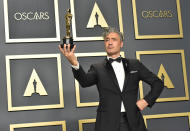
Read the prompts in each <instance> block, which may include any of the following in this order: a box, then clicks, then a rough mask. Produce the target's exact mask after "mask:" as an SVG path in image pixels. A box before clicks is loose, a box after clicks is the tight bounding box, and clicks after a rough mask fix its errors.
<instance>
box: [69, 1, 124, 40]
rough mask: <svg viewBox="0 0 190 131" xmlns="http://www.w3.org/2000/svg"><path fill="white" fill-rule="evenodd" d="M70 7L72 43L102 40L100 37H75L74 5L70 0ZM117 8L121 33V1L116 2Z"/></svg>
mask: <svg viewBox="0 0 190 131" xmlns="http://www.w3.org/2000/svg"><path fill="white" fill-rule="evenodd" d="M70 5H71V13H72V14H73V19H72V31H73V39H74V41H92V40H93V41H95V40H103V37H102V36H99V37H77V34H76V22H75V4H74V0H70ZM117 8H118V17H119V18H118V19H119V29H120V32H122V33H123V20H122V9H121V0H117Z"/></svg>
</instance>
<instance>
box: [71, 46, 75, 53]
mask: <svg viewBox="0 0 190 131" xmlns="http://www.w3.org/2000/svg"><path fill="white" fill-rule="evenodd" d="M75 49H76V45H74V47H73V49H72V50H71V52H72V53H74V52H75Z"/></svg>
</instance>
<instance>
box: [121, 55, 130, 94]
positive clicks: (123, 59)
mask: <svg viewBox="0 0 190 131" xmlns="http://www.w3.org/2000/svg"><path fill="white" fill-rule="evenodd" d="M122 62H123V67H124V71H125V81H124V84H123V91H122V92H124V91H125V90H126V87H127V82H128V81H129V69H130V64H129V62H128V60H127V59H125V58H122Z"/></svg>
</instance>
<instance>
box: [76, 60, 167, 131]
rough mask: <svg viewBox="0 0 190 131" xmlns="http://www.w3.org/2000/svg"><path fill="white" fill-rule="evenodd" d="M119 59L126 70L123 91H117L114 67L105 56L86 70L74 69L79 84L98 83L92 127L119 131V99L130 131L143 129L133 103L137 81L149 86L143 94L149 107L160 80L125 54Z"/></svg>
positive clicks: (157, 92) (158, 88) (160, 86)
mask: <svg viewBox="0 0 190 131" xmlns="http://www.w3.org/2000/svg"><path fill="white" fill-rule="evenodd" d="M122 62H123V65H124V70H125V81H124V87H123V91H120V88H119V84H118V82H117V78H116V76H115V73H114V70H113V68H112V66H111V64H110V63H109V61H108V60H107V59H105V60H104V61H103V62H101V63H98V64H93V65H91V67H90V69H89V71H88V72H87V73H85V71H84V70H83V68H82V66H81V65H80V67H79V69H78V70H75V69H73V74H74V77H75V78H76V79H77V80H78V81H79V83H80V84H81V86H82V87H89V86H91V85H94V84H96V85H97V88H98V92H99V106H98V109H97V116H96V124H95V131H118V128H119V123H120V111H121V101H123V103H124V107H125V110H126V114H127V118H128V121H129V126H130V128H131V131H146V127H145V124H144V120H143V117H142V114H141V112H140V110H139V109H138V107H137V106H136V102H137V97H138V89H139V81H140V80H142V81H144V82H146V83H148V84H149V85H150V86H151V91H150V92H149V93H148V94H147V95H146V96H145V97H144V99H145V100H146V101H147V102H148V104H149V105H148V106H149V107H152V105H153V104H154V103H155V101H156V99H157V98H158V97H159V95H160V93H161V92H162V90H163V87H164V84H163V82H162V81H161V80H160V79H159V78H158V77H157V76H156V75H155V74H153V73H152V72H150V71H149V70H148V69H147V68H146V67H145V66H144V65H143V64H142V63H141V62H139V61H138V60H132V59H131V60H130V59H125V58H122Z"/></svg>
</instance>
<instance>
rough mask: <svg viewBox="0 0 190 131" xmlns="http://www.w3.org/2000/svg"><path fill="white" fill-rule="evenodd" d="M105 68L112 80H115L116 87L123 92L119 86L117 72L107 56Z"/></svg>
mask: <svg viewBox="0 0 190 131" xmlns="http://www.w3.org/2000/svg"><path fill="white" fill-rule="evenodd" d="M105 68H106V70H107V72H108V77H110V80H111V81H112V82H113V84H114V85H115V86H114V87H116V89H117V90H118V91H119V92H120V93H121V90H120V88H119V83H118V81H117V78H116V75H115V72H114V70H113V67H112V66H111V64H110V63H109V61H108V60H107V58H106V59H105Z"/></svg>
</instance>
